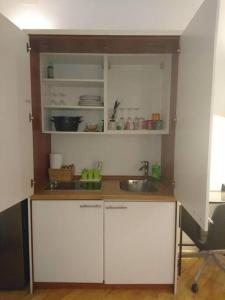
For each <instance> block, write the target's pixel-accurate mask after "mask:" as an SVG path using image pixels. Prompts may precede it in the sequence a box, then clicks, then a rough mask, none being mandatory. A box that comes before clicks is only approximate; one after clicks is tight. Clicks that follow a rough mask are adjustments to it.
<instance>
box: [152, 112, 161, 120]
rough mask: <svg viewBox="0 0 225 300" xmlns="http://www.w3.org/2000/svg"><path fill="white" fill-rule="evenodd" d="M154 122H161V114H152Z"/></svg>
mask: <svg viewBox="0 0 225 300" xmlns="http://www.w3.org/2000/svg"><path fill="white" fill-rule="evenodd" d="M152 120H154V121H158V120H160V114H159V113H154V114H152Z"/></svg>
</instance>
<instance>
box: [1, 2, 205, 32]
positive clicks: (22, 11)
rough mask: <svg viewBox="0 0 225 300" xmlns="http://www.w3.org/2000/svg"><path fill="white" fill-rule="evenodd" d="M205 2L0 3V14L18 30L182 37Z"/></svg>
mask: <svg viewBox="0 0 225 300" xmlns="http://www.w3.org/2000/svg"><path fill="white" fill-rule="evenodd" d="M203 1H204V0H0V13H2V14H3V15H5V16H6V17H7V18H9V19H10V20H11V21H12V22H13V23H15V24H16V25H17V26H18V27H20V28H22V29H36V30H38V32H39V31H40V30H41V29H54V30H64V31H68V30H69V31H71V32H74V33H76V32H95V33H101V32H102V33H105V32H107V33H109V34H110V33H112V34H113V33H125V34H127V33H131V34H142V33H145V34H180V33H181V32H182V31H183V30H184V28H185V27H186V26H187V24H188V23H189V21H190V20H191V18H192V17H193V15H194V14H195V12H196V11H197V9H198V8H199V6H200V5H201V4H202V2H203ZM28 31H30V30H28Z"/></svg>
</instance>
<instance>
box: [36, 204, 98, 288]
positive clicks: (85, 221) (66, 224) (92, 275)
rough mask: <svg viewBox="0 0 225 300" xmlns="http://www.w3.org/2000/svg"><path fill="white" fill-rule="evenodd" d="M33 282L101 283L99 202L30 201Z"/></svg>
mask: <svg viewBox="0 0 225 300" xmlns="http://www.w3.org/2000/svg"><path fill="white" fill-rule="evenodd" d="M32 220H33V221H32V222H33V265H34V281H35V282H88V283H95V282H103V204H102V201H66V200H65V201H64V200H62V201H33V203H32Z"/></svg>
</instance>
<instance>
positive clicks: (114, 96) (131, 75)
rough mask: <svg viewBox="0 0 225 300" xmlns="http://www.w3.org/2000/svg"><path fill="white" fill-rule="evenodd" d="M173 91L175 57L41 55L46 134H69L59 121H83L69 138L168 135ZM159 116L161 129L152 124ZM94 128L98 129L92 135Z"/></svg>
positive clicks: (43, 117)
mask: <svg viewBox="0 0 225 300" xmlns="http://www.w3.org/2000/svg"><path fill="white" fill-rule="evenodd" d="M49 68H52V69H51V74H49ZM49 77H50V78H49ZM170 87H171V54H104V55H103V54H74V53H73V54H72V53H70V54H69V53H41V98H42V130H43V132H45V133H68V132H67V131H59V130H58V129H57V128H56V126H55V124H54V121H53V119H54V117H57V116H58V117H59V116H79V117H82V122H81V123H80V124H79V126H78V130H77V131H75V130H73V131H71V132H70V133H73V134H81V133H83V134H86V133H92V134H93V133H94V134H102V133H108V134H112V133H114V134H124V133H126V134H167V133H168V132H169V113H170V111H169V108H170ZM116 101H119V102H120V105H119V107H118V109H117V111H116V113H115V115H114V117H113V109H114V106H115V102H116ZM156 113H157V114H160V120H161V121H160V122H161V123H160V126H159V127H157V128H155V127H154V126H152V125H151V124H153V123H151V122H148V120H151V119H152V114H156ZM129 120H131V122H132V126H131V127H128V126H127V125H126V124H127V122H129ZM145 120H146V121H147V123H146V122H144V121H145ZM90 123H92V124H93V123H94V124H97V128H96V130H94V131H92V130H87V124H90ZM149 124H150V125H149Z"/></svg>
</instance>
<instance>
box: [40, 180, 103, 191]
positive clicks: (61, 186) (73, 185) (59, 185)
mask: <svg viewBox="0 0 225 300" xmlns="http://www.w3.org/2000/svg"><path fill="white" fill-rule="evenodd" d="M101 188H102V183H101V181H100V182H94V181H92V182H81V181H79V180H76V181H70V182H62V181H56V182H53V183H52V182H51V183H49V184H48V185H47V187H46V188H45V190H47V191H99V190H101Z"/></svg>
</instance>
